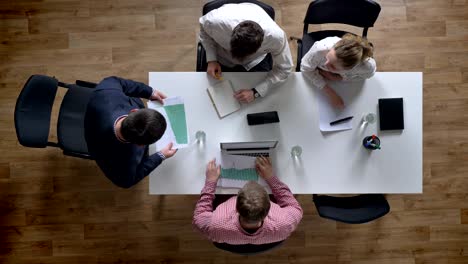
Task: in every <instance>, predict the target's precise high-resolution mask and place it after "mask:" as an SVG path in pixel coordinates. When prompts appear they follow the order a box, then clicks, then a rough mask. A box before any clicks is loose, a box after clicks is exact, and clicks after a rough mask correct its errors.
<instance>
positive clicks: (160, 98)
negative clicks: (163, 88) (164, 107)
mask: <svg viewBox="0 0 468 264" xmlns="http://www.w3.org/2000/svg"><path fill="white" fill-rule="evenodd" d="M166 98H167V96H166V95H165V94H163V93H162V92H160V91H156V90H154V91H153V94H152V95H151V97H150V98H149V99H150V100H151V101H158V102H160V103H161V104H163V99H166Z"/></svg>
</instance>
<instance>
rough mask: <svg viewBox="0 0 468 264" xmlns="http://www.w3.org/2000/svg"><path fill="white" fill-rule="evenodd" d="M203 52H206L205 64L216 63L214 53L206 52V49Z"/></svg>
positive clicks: (216, 59)
mask: <svg viewBox="0 0 468 264" xmlns="http://www.w3.org/2000/svg"><path fill="white" fill-rule="evenodd" d="M205 52H206V63H208V62H210V61H218V58H217V56H216V51H211V50H210V51H208V50H207V49H205Z"/></svg>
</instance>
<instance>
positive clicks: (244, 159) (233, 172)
mask: <svg viewBox="0 0 468 264" xmlns="http://www.w3.org/2000/svg"><path fill="white" fill-rule="evenodd" d="M217 160H218V161H219V164H220V165H221V176H220V177H219V180H218V187H221V188H239V189H240V188H242V187H244V185H245V184H246V183H247V182H248V181H256V182H258V183H259V184H260V185H263V186H268V184H267V183H266V182H265V181H264V180H263V179H262V177H260V175H258V174H257V171H256V169H255V157H249V156H241V155H229V154H226V153H220V155H219V158H218V159H217Z"/></svg>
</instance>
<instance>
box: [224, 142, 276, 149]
mask: <svg viewBox="0 0 468 264" xmlns="http://www.w3.org/2000/svg"><path fill="white" fill-rule="evenodd" d="M277 144H278V141H252V142H230V143H220V146H221V149H270V148H274V147H276V145H277Z"/></svg>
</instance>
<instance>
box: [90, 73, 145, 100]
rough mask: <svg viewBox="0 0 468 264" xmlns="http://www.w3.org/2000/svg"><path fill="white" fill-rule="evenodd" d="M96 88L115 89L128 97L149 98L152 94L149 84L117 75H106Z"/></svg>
mask: <svg viewBox="0 0 468 264" xmlns="http://www.w3.org/2000/svg"><path fill="white" fill-rule="evenodd" d="M96 89H117V90H120V91H122V92H123V93H124V94H125V95H127V96H130V97H138V98H146V99H149V98H150V97H151V95H152V94H153V88H151V87H150V86H148V85H146V84H144V83H141V82H136V81H132V80H127V79H123V78H120V77H117V76H111V77H107V78H105V79H104V80H102V81H101V82H100V83H99V85H98V86H97V87H96Z"/></svg>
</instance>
